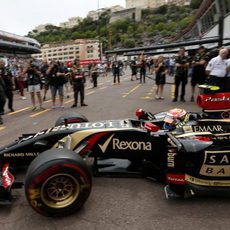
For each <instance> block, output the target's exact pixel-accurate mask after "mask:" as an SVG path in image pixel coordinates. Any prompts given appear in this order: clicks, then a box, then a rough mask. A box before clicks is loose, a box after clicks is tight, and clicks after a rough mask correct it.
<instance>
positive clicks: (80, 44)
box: [32, 39, 100, 62]
mask: <svg viewBox="0 0 230 230" xmlns="http://www.w3.org/2000/svg"><path fill="white" fill-rule="evenodd" d="M99 55H100V50H99V41H98V40H95V39H77V40H75V41H70V42H66V43H59V44H45V45H43V46H42V48H41V53H40V54H33V55H32V56H33V57H34V58H36V59H39V60H46V61H52V60H54V61H61V62H65V61H70V60H74V59H78V60H87V59H99Z"/></svg>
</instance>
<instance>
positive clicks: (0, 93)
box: [0, 60, 6, 125]
mask: <svg viewBox="0 0 230 230" xmlns="http://www.w3.org/2000/svg"><path fill="white" fill-rule="evenodd" d="M3 63H4V65H5V62H4V61H3V60H0V125H2V124H3V119H2V115H3V114H4V106H5V103H6V94H5V82H4V80H3V74H4V71H3V70H4V69H3V68H2V66H3Z"/></svg>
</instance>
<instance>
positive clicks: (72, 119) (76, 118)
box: [55, 113, 89, 126]
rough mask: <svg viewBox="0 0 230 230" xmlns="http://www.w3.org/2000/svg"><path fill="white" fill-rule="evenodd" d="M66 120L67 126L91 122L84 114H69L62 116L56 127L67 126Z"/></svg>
mask: <svg viewBox="0 0 230 230" xmlns="http://www.w3.org/2000/svg"><path fill="white" fill-rule="evenodd" d="M65 120H66V123H67V124H71V123H82V122H88V121H89V120H88V119H87V118H86V117H85V116H84V115H82V114H77V113H68V114H64V115H62V116H60V117H59V118H58V119H57V121H56V123H55V126H59V125H64V124H65Z"/></svg>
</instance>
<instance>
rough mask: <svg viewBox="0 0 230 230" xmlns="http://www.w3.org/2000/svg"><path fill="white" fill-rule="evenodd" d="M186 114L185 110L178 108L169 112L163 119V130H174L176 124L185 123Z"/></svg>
mask: <svg viewBox="0 0 230 230" xmlns="http://www.w3.org/2000/svg"><path fill="white" fill-rule="evenodd" d="M187 114H188V113H187V112H186V110H184V109H180V108H175V109H171V110H169V111H168V112H167V113H166V116H165V118H164V122H165V124H164V128H165V129H169V130H170V129H174V128H176V127H177V125H178V124H184V123H186V122H187V117H188V116H187Z"/></svg>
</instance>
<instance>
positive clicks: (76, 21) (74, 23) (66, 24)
mask: <svg viewBox="0 0 230 230" xmlns="http://www.w3.org/2000/svg"><path fill="white" fill-rule="evenodd" d="M82 20H83V18H82V17H72V18H69V19H68V21H67V22H61V23H60V24H59V26H60V27H62V28H72V27H74V26H78V25H79V23H80V22H81V21H82Z"/></svg>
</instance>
